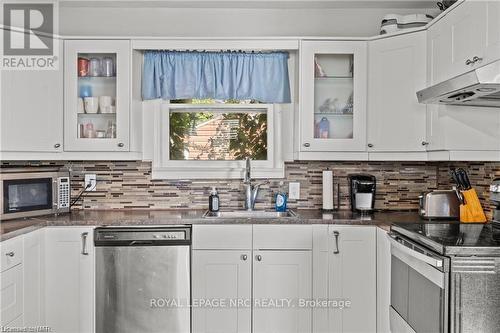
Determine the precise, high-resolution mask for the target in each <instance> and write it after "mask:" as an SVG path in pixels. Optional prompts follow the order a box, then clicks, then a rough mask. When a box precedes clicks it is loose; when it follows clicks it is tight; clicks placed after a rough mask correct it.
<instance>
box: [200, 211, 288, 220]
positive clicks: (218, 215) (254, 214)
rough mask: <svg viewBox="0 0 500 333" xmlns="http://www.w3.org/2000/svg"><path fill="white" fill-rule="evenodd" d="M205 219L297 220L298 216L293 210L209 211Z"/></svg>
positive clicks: (204, 215)
mask: <svg viewBox="0 0 500 333" xmlns="http://www.w3.org/2000/svg"><path fill="white" fill-rule="evenodd" d="M203 217H204V218H211V219H244V218H247V219H275V218H296V217H297V214H296V213H295V212H294V211H292V210H287V211H285V212H276V211H266V210H233V211H219V212H211V211H207V212H205V214H203Z"/></svg>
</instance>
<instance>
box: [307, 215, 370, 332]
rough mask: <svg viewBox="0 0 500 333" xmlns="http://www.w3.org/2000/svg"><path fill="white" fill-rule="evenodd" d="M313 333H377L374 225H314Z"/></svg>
mask: <svg viewBox="0 0 500 333" xmlns="http://www.w3.org/2000/svg"><path fill="white" fill-rule="evenodd" d="M314 228H315V229H314V231H313V235H314V236H313V256H314V266H313V280H314V288H313V298H314V299H321V300H325V299H327V300H329V301H330V302H331V304H330V305H329V306H328V307H326V308H322V307H320V308H315V309H314V310H313V312H314V317H313V318H314V321H313V332H315V333H317V332H324V333H326V332H328V333H334V332H376V305H377V304H376V297H377V294H376V241H375V239H376V238H375V227H371V226H345V225H344V226H342V225H332V226H326V225H325V226H323V225H319V226H314Z"/></svg>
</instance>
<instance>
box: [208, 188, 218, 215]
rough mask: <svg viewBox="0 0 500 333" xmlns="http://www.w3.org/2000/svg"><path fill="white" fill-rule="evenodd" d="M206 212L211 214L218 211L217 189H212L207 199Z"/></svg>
mask: <svg viewBox="0 0 500 333" xmlns="http://www.w3.org/2000/svg"><path fill="white" fill-rule="evenodd" d="M208 210H209V211H211V212H218V211H219V194H218V193H217V189H216V188H215V187H212V191H211V192H210V196H209V197H208Z"/></svg>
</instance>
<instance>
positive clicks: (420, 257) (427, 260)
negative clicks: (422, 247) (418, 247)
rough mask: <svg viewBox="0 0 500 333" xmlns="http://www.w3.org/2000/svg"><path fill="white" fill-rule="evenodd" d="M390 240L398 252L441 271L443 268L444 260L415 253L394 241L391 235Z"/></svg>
mask: <svg viewBox="0 0 500 333" xmlns="http://www.w3.org/2000/svg"><path fill="white" fill-rule="evenodd" d="M389 240H390V241H391V245H392V246H394V247H395V248H396V249H397V250H398V251H401V252H403V253H404V254H406V255H408V256H410V257H413V258H415V259H417V260H420V261H423V262H425V263H426V264H429V265H431V266H432V267H434V268H437V269H441V268H443V260H442V259H436V258H433V257H430V256H428V255H425V254H423V253H420V252H417V251H414V250H412V249H410V248H409V247H407V246H405V245H403V244H401V243H400V242H398V241H397V240H395V239H394V237H393V236H391V235H389Z"/></svg>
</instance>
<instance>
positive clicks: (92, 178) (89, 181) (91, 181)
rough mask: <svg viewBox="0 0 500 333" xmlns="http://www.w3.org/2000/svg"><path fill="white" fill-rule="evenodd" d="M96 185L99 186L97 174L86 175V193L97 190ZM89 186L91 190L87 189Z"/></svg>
mask: <svg viewBox="0 0 500 333" xmlns="http://www.w3.org/2000/svg"><path fill="white" fill-rule="evenodd" d="M96 184H97V176H96V174H95V173H87V174H85V184H84V186H85V188H86V190H85V191H87V192H88V191H92V192H93V191H95V188H96ZM87 186H89V188H87Z"/></svg>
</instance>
